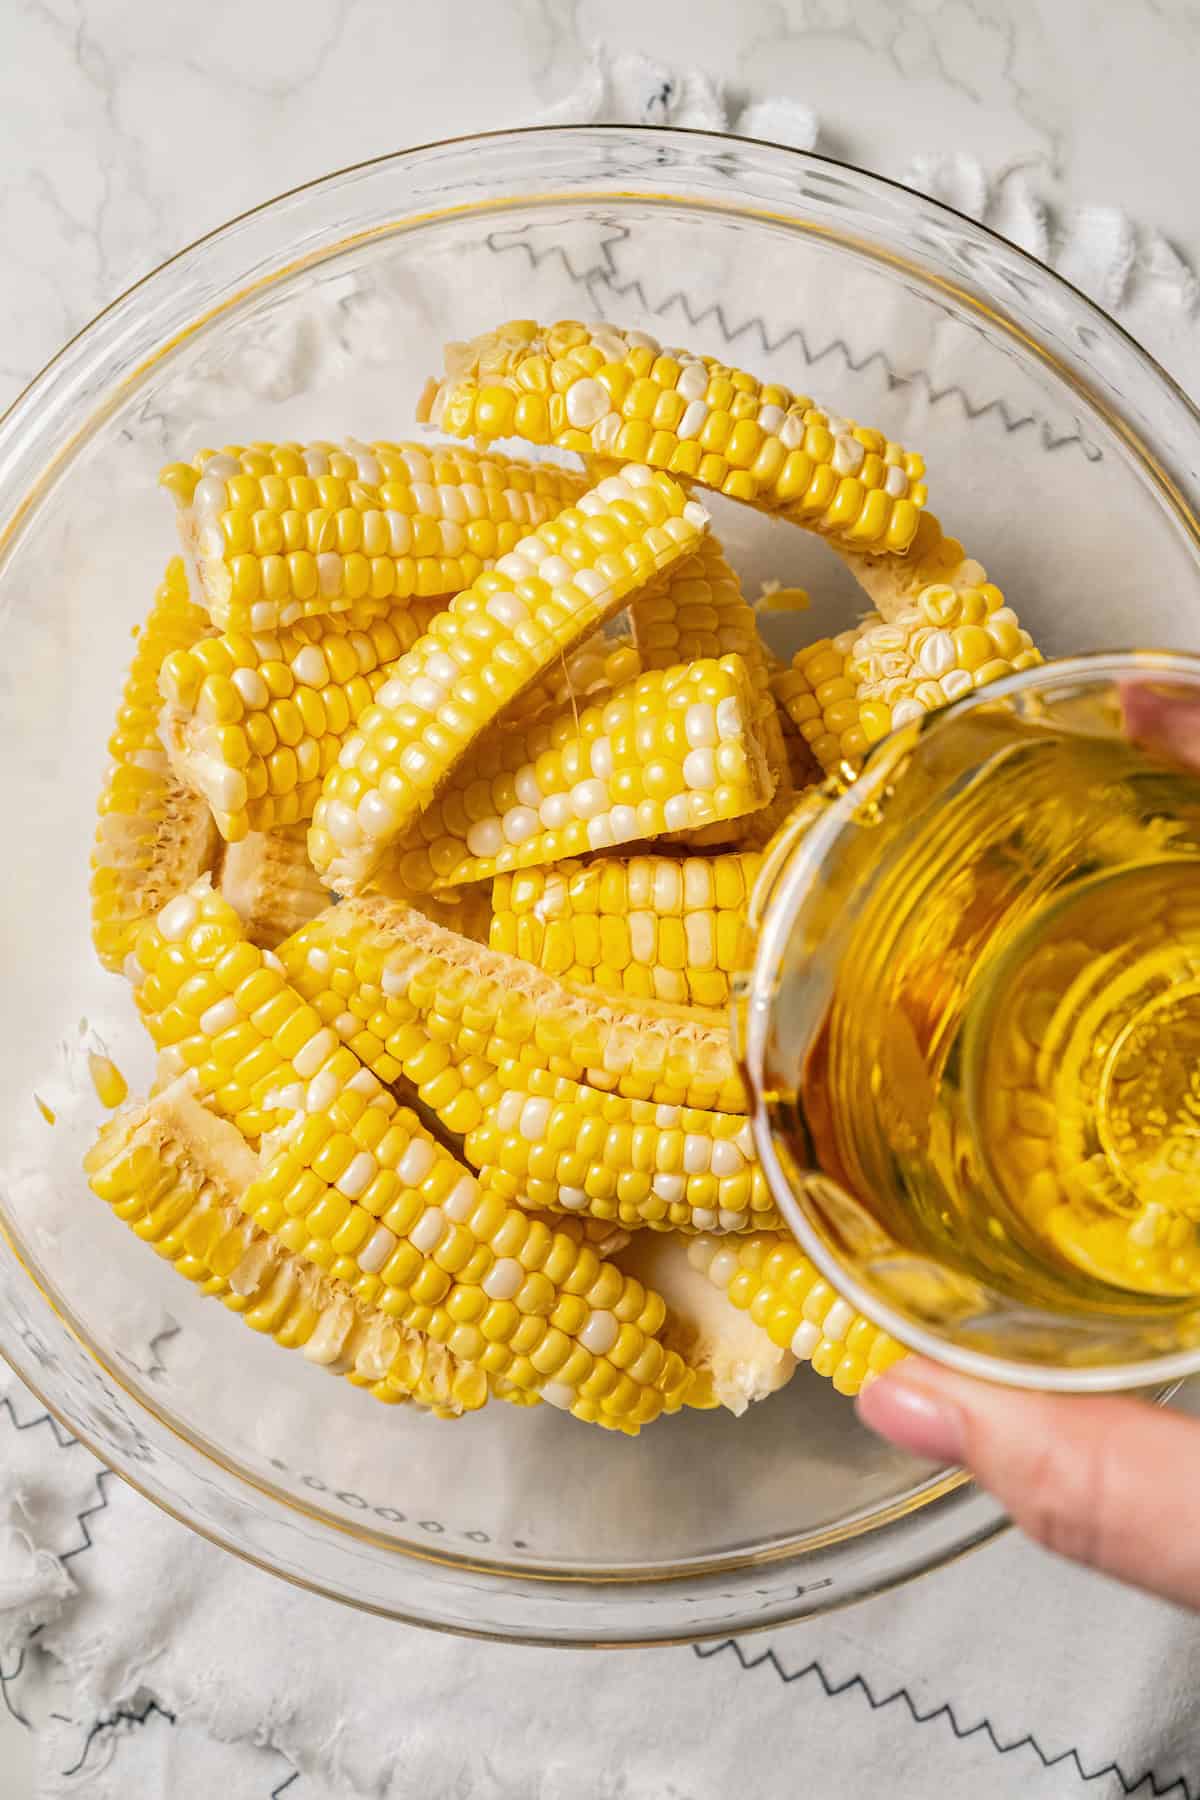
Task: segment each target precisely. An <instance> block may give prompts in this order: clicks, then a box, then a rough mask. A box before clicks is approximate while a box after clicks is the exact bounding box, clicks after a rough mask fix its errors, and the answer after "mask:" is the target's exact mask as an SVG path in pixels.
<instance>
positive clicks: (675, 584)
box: [629, 534, 792, 850]
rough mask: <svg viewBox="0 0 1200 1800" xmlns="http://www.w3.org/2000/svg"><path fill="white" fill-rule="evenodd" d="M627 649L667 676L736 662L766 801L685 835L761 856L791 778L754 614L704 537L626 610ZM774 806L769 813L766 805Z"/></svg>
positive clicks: (693, 841) (693, 842) (692, 842)
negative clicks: (749, 705)
mask: <svg viewBox="0 0 1200 1800" xmlns="http://www.w3.org/2000/svg"><path fill="white" fill-rule="evenodd" d="M629 616H630V623H631V627H632V630H633V637H634V642H635V643H636V644H637V646H638V650H639V653H640V655H641V659H642V663H643V666H644V667H645V668H647V669H660V668H668V667H670V666H671V664H672V663H684V662H691V661H692V660H693V659H694V658H696V657H702V656H731V655H732V656H740V657H741V658H742V659H743V661H744V662H745V665H746V668H747V671H748V672H749V675H750V679H751V682H752V684H753V686H754V691H755V697H756V701H757V709H756V714H755V717H756V720H757V723H758V727H759V731H760V733H761V737H762V745H763V754H764V758H765V761H766V765H767V771H768V774H769V777H770V788H771V793H770V795H769V796H768V801H767V802H765V803H764V807H765V814H764V811H763V810H762V809H760V811H759V812H758V813H757V814H756V815H754V816H747V815H741V816H740V817H739V818H738V819H737V820H735V821H730V822H725V823H714V824H713V825H711V826H707V827H702V828H701V829H700V830H698V831H692V832H689V834H688V836H687V838H686V840H684V841H686V842H687V843H688V844H689V846H690V847H691V848H693V849H697V850H700V849H706V848H708V847H709V846H710V845H713V844H737V845H741V846H743V847H744V848H746V849H761V848H762V846H763V845H764V844H765V843H766V842H767V840H768V839H769V838H770V837H771V835H772V833H773V832H774V831H775V829H776V827H777V825H778V824H779V822H780V820H781V818H782V816H783V813H784V812H785V811H786V810H787V809H788V808H789V807H790V805H791V794H792V786H791V775H790V770H789V767H788V759H787V751H786V748H785V746H784V741H783V732H782V729H781V727H780V724H779V719H778V715H777V711H776V708H775V705H774V701H773V699H772V696H771V692H770V671H769V666H768V660H767V654H766V648H765V646H764V644H763V641H762V639H761V637H760V636H759V631H758V622H757V619H756V617H755V613H754V608H753V607H752V606H751V605H750V604H749V603H748V602H747V600H746V599H745V597H744V595H743V593H742V587H741V583H740V581H739V580H738V578H737V575H736V573H735V572H734V570H733V569H732V568H731V567H730V564H729V562H728V560H727V558H726V556H725V553H724V551H723V550H722V548H721V546H720V544H719V543H718V542H717V540H716V539H715V538H714V537H713V536H712V535H711V534H710V535H709V536H708V537H706V538H704V539H703V541H702V542H701V543H700V544H699V546H698V547H697V550H696V553H695V555H694V556H690V557H688V558H687V560H686V561H685V562H683V563H679V564H677V565H676V567H675V568H674V569H672V570H671V571H670V572H669V574H667V575H666V576H664V577H662V578H661V579H660V580H659V581H658V582H655V583H654V584H653V585H652V586H651V587H650V588H648V589H646V590H645V592H644V593H642V594H640V595H638V596H636V597H635V598H634V599H633V600H632V601H631V602H630V605H629ZM772 799H773V800H774V801H776V802H778V804H776V805H771V804H769V802H770V801H771V800H772Z"/></svg>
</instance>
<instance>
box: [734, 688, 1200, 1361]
mask: <svg viewBox="0 0 1200 1800" xmlns="http://www.w3.org/2000/svg"><path fill="white" fill-rule="evenodd" d="M1168 693H1169V694H1170V696H1172V697H1173V700H1174V702H1175V703H1178V701H1179V700H1184V701H1186V702H1188V703H1192V704H1194V705H1195V706H1196V708H1197V713H1198V716H1200V658H1196V657H1192V656H1185V655H1176V654H1170V653H1160V652H1129V653H1104V654H1099V655H1094V656H1085V657H1079V658H1074V659H1071V660H1067V661H1061V662H1056V663H1050V664H1047V665H1044V666H1042V667H1040V668H1037V669H1034V670H1029V671H1026V672H1024V673H1022V674H1019V675H1016V676H1013V677H1011V678H1010V679H1008V680H1007V681H1004V682H999V683H997V684H996V685H995V686H993V687H990V688H987V689H986V690H982V691H980V692H979V693H978V694H976V695H972V696H969V697H968V698H967V699H965V700H963V701H961V702H959V703H958V704H957V705H956V706H954V707H951V708H949V709H947V710H946V711H944V712H941V713H936V714H931V715H927V716H926V717H925V718H923V719H921V720H919V721H914V722H913V723H912V724H910V725H907V726H905V727H903V728H901V729H900V730H898V731H896V732H895V733H893V734H892V736H891V737H889V738H888V739H887V740H885V742H883V743H882V744H880V745H879V746H878V747H877V748H876V749H875V751H874V752H873V753H872V755H871V756H870V758H869V759H868V761H867V764H866V767H865V769H864V770H863V771H862V773H861V774H860V775H858V777H857V778H856V779H855V778H852V771H850V770H846V771H845V774H844V776H835V777H833V778H831V779H830V780H829V781H827V782H826V783H825V784H824V785H823V786H822V787H821V788H819V789H815V790H813V791H812V792H811V793H810V794H809V795H808V796H807V797H806V799H805V801H804V802H803V803H802V805H801V807H800V808H799V809H798V810H797V812H796V814H795V815H793V818H792V820H791V821H790V822H789V824H788V826H787V827H785V829H784V831H783V832H781V833H780V835H779V837H778V838H777V839H776V841H775V843H774V845H773V847H772V849H771V850H770V851H769V853H768V857H767V861H766V863H765V865H764V868H763V871H762V874H761V876H760V878H759V882H758V886H757V889H756V892H755V896H754V903H753V912H752V919H751V929H752V932H753V934H754V942H755V949H754V956H753V965H752V967H751V968H750V969H749V970H748V972H747V973H746V974H745V975H744V976H743V977H742V978H741V980H740V983H739V988H738V995H737V1000H736V1003H735V1028H736V1031H737V1034H738V1043H739V1053H740V1055H741V1057H742V1060H743V1064H744V1067H745V1071H746V1075H747V1079H748V1085H749V1088H750V1091H751V1096H752V1101H753V1107H754V1134H755V1140H756V1145H757V1149H758V1154H759V1156H760V1158H761V1161H762V1164H763V1168H764V1171H765V1173H766V1176H767V1180H768V1182H769V1184H770V1186H771V1189H772V1193H773V1195H774V1197H775V1199H776V1201H777V1203H778V1205H779V1206H780V1209H781V1211H782V1212H783V1214H784V1217H785V1218H786V1219H787V1221H788V1224H789V1225H790V1226H791V1228H792V1230H793V1231H794V1232H795V1234H796V1236H797V1238H798V1239H799V1241H800V1243H801V1245H802V1246H803V1248H804V1249H805V1251H806V1252H807V1254H808V1255H809V1256H811V1258H812V1260H813V1261H814V1262H815V1263H816V1264H817V1266H818V1267H819V1268H820V1270H821V1271H822V1273H823V1274H825V1275H826V1276H827V1277H828V1279H829V1280H830V1281H831V1282H833V1284H834V1285H835V1286H836V1287H837V1288H838V1290H839V1292H841V1293H842V1294H844V1295H845V1297H846V1298H847V1299H848V1300H849V1301H850V1302H851V1303H852V1304H853V1305H855V1306H856V1307H858V1308H859V1309H860V1310H861V1311H863V1312H864V1313H866V1314H867V1315H868V1316H869V1317H871V1318H872V1319H874V1320H875V1322H876V1323H878V1324H880V1325H882V1326H883V1327H884V1328H885V1329H886V1330H887V1331H889V1332H891V1333H892V1335H893V1336H895V1337H896V1338H898V1339H899V1340H901V1341H902V1342H904V1343H906V1344H908V1345H909V1346H910V1347H912V1348H914V1349H917V1350H919V1351H921V1352H923V1353H924V1354H926V1355H930V1356H933V1357H936V1358H938V1359H939V1360H941V1361H943V1362H946V1363H948V1364H950V1365H952V1366H954V1367H956V1368H958V1369H960V1370H962V1371H964V1372H968V1373H972V1374H976V1375H982V1376H985V1377H988V1378H990V1379H992V1380H999V1381H1009V1382H1012V1383H1030V1382H1036V1383H1037V1384H1039V1385H1043V1386H1047V1387H1056V1388H1061V1389H1088V1388H1091V1389H1097V1388H1118V1387H1138V1386H1143V1385H1147V1384H1150V1383H1154V1382H1161V1381H1164V1380H1168V1379H1173V1378H1175V1377H1177V1376H1180V1375H1182V1374H1185V1373H1189V1372H1191V1371H1193V1370H1195V1369H1196V1368H1200V1073H1197V1071H1200V774H1198V773H1197V772H1196V771H1194V770H1185V769H1183V768H1182V767H1181V766H1179V765H1178V764H1175V763H1173V762H1172V761H1171V760H1170V758H1169V757H1167V756H1165V755H1163V754H1162V753H1161V752H1158V751H1151V750H1146V749H1143V748H1140V747H1139V746H1138V745H1137V744H1135V743H1133V742H1132V741H1131V735H1132V731H1133V730H1134V729H1135V726H1134V725H1133V724H1132V723H1131V721H1134V720H1136V719H1137V718H1138V717H1139V716H1141V715H1143V714H1144V713H1145V712H1146V710H1147V703H1148V702H1150V703H1153V701H1154V697H1155V695H1156V694H1157V695H1166V694H1168Z"/></svg>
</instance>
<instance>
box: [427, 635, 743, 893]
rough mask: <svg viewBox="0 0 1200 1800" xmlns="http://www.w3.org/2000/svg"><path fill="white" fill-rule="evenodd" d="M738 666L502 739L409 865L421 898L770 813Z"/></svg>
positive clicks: (438, 815)
mask: <svg viewBox="0 0 1200 1800" xmlns="http://www.w3.org/2000/svg"><path fill="white" fill-rule="evenodd" d="M756 711H757V700H756V696H755V695H754V693H753V691H752V689H751V686H750V682H749V678H748V676H747V673H746V669H745V665H744V664H743V662H742V659H741V657H740V656H730V657H723V658H722V659H721V661H719V662H714V661H711V660H707V661H699V662H690V663H684V664H681V665H679V666H678V667H676V668H671V669H662V670H655V671H653V672H651V673H648V674H645V675H639V676H638V678H637V680H636V681H633V682H630V683H628V684H627V685H626V686H624V687H621V688H618V689H617V690H616V691H615V692H614V693H612V694H611V695H610V696H609V697H608V699H607V700H606V701H605V702H604V703H603V704H602V705H594V706H588V707H585V708H584V709H583V711H582V712H580V711H579V710H578V709H577V708H575V707H569V708H567V709H566V710H565V711H564V712H562V713H560V714H558V715H557V716H556V717H554V718H553V719H548V720H546V721H545V722H543V723H542V724H535V725H532V726H530V727H529V728H528V730H527V731H526V732H525V733H521V734H518V733H515V732H511V731H503V730H500V729H498V728H497V727H493V728H492V729H491V730H490V731H488V732H486V733H485V734H484V735H483V737H481V738H480V740H479V742H478V744H477V745H476V747H475V749H474V750H473V751H471V752H470V753H469V754H468V755H467V756H466V757H465V758H464V759H463V761H462V762H461V763H460V764H459V765H458V767H457V768H456V769H455V770H454V771H453V772H452V774H451V777H450V780H449V781H448V782H447V784H446V786H445V787H444V788H443V789H442V792H441V794H440V796H439V797H438V799H436V800H435V801H434V803H433V805H432V806H430V807H429V809H428V810H427V811H426V812H425V813H424V814H423V815H422V816H421V818H420V820H419V821H418V824H417V827H416V829H415V830H414V832H413V833H412V835H411V837H410V838H409V840H408V842H409V844H410V845H411V846H412V847H411V848H410V849H408V850H407V851H404V852H402V853H401V854H400V855H399V858H398V862H397V868H398V871H399V873H400V876H401V878H402V879H403V880H404V881H406V882H407V883H408V884H409V886H410V887H411V888H412V889H413V890H414V891H418V892H419V891H422V890H424V889H429V888H436V887H438V886H444V885H454V884H457V883H461V882H468V881H484V880H488V879H490V878H491V877H492V876H493V875H495V874H496V873H497V872H499V871H501V870H505V869H513V868H530V867H533V866H535V865H542V864H547V863H554V862H558V861H560V860H561V859H562V858H563V857H568V856H573V855H578V854H579V853H580V852H581V851H587V850H605V849H609V848H611V847H612V846H613V845H615V844H625V843H632V842H634V841H636V840H639V839H644V838H653V837H658V836H660V835H662V834H663V833H671V832H676V831H683V830H686V829H688V828H689V827H693V826H699V825H704V824H708V823H711V822H712V821H713V820H717V819H734V818H738V817H740V816H741V815H743V814H745V813H748V812H752V811H754V810H755V809H756V808H757V807H759V806H762V805H763V804H764V803H765V802H766V801H767V799H769V797H770V793H771V781H770V777H769V775H768V773H767V768H766V764H765V762H764V760H763V755H762V749H761V744H760V741H759V738H758V736H757V729H756V727H755V725H754V723H753V721H754V717H755V714H756Z"/></svg>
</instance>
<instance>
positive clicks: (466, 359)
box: [418, 319, 925, 551]
mask: <svg viewBox="0 0 1200 1800" xmlns="http://www.w3.org/2000/svg"><path fill="white" fill-rule="evenodd" d="M445 362H446V373H445V376H444V378H443V379H442V380H441V381H440V382H439V381H430V382H429V384H428V385H427V387H426V390H425V393H424V394H423V396H422V398H421V401H420V404H419V407H418V416H419V417H421V418H422V419H429V420H431V421H432V422H433V423H434V424H435V425H437V426H438V428H439V429H440V430H443V431H446V432H448V433H449V435H450V436H451V437H459V438H470V437H474V438H480V439H483V440H485V441H486V440H489V439H492V438H505V437H522V438H525V439H527V440H528V441H529V442H530V443H534V444H555V445H557V446H558V447H559V448H560V449H563V450H574V451H577V452H578V453H579V454H581V455H583V456H596V457H601V458H613V457H615V458H619V459H620V460H621V461H627V460H633V461H637V462H645V463H649V464H650V466H651V467H652V468H658V469H668V470H670V471H671V472H672V473H673V474H678V475H682V476H685V477H688V478H690V479H692V480H695V481H697V482H699V483H701V484H702V485H703V486H705V487H709V488H714V489H716V490H717V491H718V492H720V493H722V494H727V495H729V497H730V498H731V499H734V500H743V501H747V502H749V504H751V505H753V506H757V507H760V508H762V509H763V510H764V511H767V512H771V513H775V514H777V515H779V516H780V517H782V518H786V519H790V520H791V521H792V522H793V523H795V524H797V525H804V526H807V527H808V528H809V529H810V530H813V531H819V532H821V533H823V534H824V535H826V536H828V537H830V538H831V539H833V540H834V541H835V542H839V543H842V544H845V545H846V546H847V547H848V548H851V549H853V548H855V547H857V548H859V549H868V550H875V549H878V550H887V551H904V550H906V549H907V548H908V546H909V544H910V543H911V541H912V537H913V533H914V532H915V531H916V527H917V519H918V517H919V510H920V508H921V506H922V505H923V504H924V501H925V487H924V484H923V482H922V481H921V479H920V478H921V475H922V474H923V472H924V464H923V463H922V461H921V458H920V457H919V456H914V455H911V454H910V453H909V452H908V451H906V450H904V449H902V448H901V446H900V445H899V444H893V443H891V442H889V440H888V439H886V438H885V437H884V436H883V434H882V433H881V432H878V431H872V430H869V429H867V428H866V427H863V426H859V425H856V424H855V423H854V422H853V420H851V419H843V418H839V417H837V416H836V415H835V414H833V413H828V412H824V411H822V410H821V409H820V408H819V407H817V406H815V405H814V403H813V402H812V401H811V400H810V399H808V398H807V397H806V396H804V395H800V394H794V393H793V392H792V391H791V390H790V389H789V388H786V387H783V386H782V385H780V384H779V383H774V382H759V381H757V380H756V379H755V378H754V376H752V375H747V374H745V373H744V372H743V371H742V370H740V369H734V368H729V367H727V366H726V365H725V364H723V363H719V362H717V361H715V360H714V359H713V358H712V357H707V356H705V357H701V356H695V355H693V354H692V353H691V352H690V351H687V350H663V349H661V348H660V346H659V345H658V343H657V342H656V341H655V340H654V339H653V338H652V337H648V336H647V335H646V333H645V332H641V331H622V330H620V329H619V328H618V327H616V326H613V325H597V326H595V327H594V328H589V327H587V326H585V325H581V324H578V323H577V322H576V321H574V320H570V319H564V320H560V321H559V322H558V323H557V324H555V325H550V326H540V325H537V324H535V323H534V322H533V321H532V320H528V319H515V320H511V321H509V322H508V323H507V324H505V325H502V326H500V328H499V329H498V330H496V331H491V332H487V333H485V334H484V335H483V336H482V337H478V338H475V339H474V340H473V341H472V342H471V343H469V344H450V345H448V346H447V348H446V357H445Z"/></svg>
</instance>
